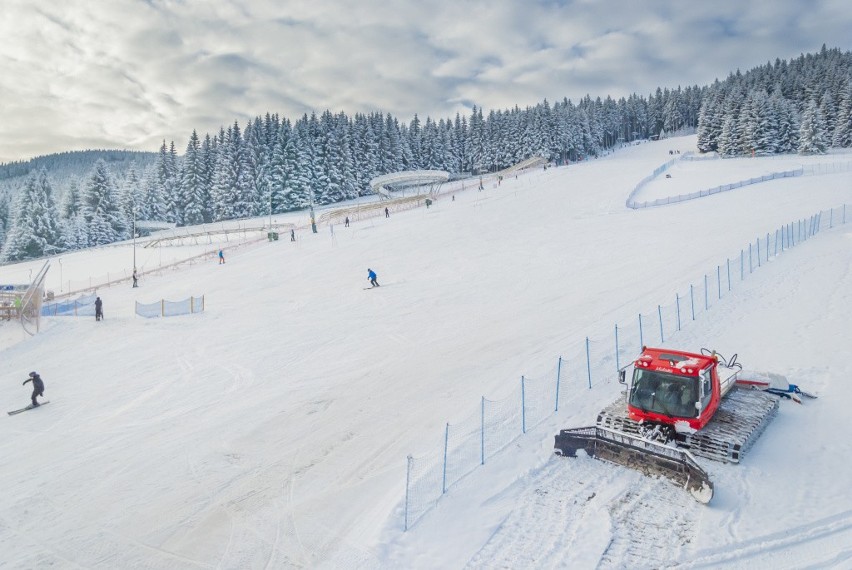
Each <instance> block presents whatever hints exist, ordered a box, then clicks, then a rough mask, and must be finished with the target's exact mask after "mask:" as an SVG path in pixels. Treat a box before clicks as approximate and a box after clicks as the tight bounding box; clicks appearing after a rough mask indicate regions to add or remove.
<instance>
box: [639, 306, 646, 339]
mask: <svg viewBox="0 0 852 570" xmlns="http://www.w3.org/2000/svg"><path fill="white" fill-rule="evenodd" d="M639 346H645V340H644V339H643V338H642V313H639Z"/></svg>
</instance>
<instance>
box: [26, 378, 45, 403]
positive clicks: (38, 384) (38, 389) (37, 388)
mask: <svg viewBox="0 0 852 570" xmlns="http://www.w3.org/2000/svg"><path fill="white" fill-rule="evenodd" d="M27 382H32V383H33V395H32V401H33V407H34V408H37V407H38V406H40V405H41V404H39V403H38V401H37V400H36V396H42V397H44V382H42V381H41V376H39V375H38V372H30V377H29V378H27V379H26V380H24V383H23V384H21V385H22V386H26V385H27Z"/></svg>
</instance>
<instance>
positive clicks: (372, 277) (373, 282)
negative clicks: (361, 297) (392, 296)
mask: <svg viewBox="0 0 852 570" xmlns="http://www.w3.org/2000/svg"><path fill="white" fill-rule="evenodd" d="M367 279H369V280H370V284H371V285H372V286H373V287H378V286H379V282H378V281H376V272H375V271H373V270H372V269H370V268H369V267H368V268H367Z"/></svg>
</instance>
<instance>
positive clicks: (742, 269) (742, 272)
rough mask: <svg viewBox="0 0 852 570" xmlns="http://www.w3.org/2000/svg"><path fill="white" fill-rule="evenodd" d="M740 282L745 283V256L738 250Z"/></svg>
mask: <svg viewBox="0 0 852 570" xmlns="http://www.w3.org/2000/svg"><path fill="white" fill-rule="evenodd" d="M740 281H745V254H744V252H743V250H740Z"/></svg>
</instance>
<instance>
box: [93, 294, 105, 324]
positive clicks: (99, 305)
mask: <svg viewBox="0 0 852 570" xmlns="http://www.w3.org/2000/svg"><path fill="white" fill-rule="evenodd" d="M103 318H104V302H103V301H101V298H100V297H98V298H97V299H95V320H96V321H99V320H101V319H103Z"/></svg>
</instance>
